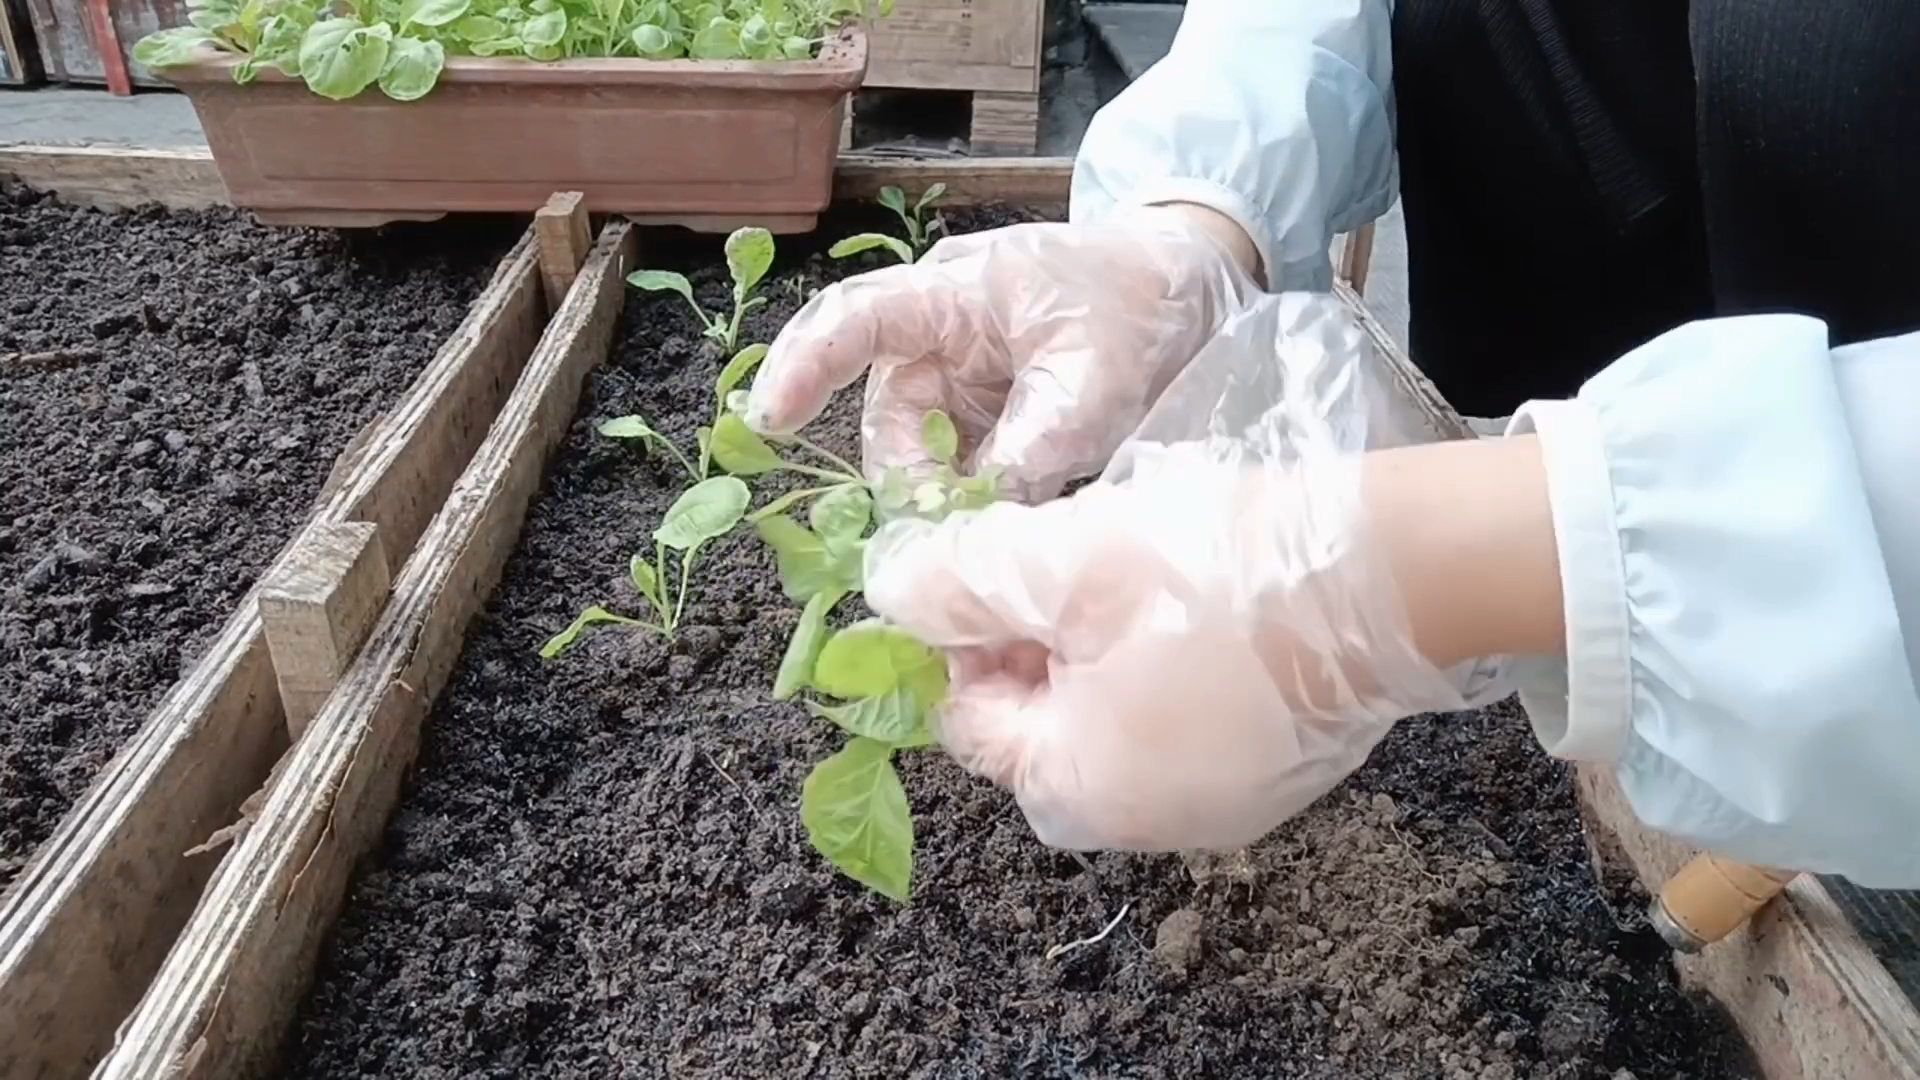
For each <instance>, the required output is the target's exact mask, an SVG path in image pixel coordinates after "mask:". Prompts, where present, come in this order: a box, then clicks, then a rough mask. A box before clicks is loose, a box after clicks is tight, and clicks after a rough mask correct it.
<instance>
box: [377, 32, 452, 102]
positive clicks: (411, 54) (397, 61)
mask: <svg viewBox="0 0 1920 1080" xmlns="http://www.w3.org/2000/svg"><path fill="white" fill-rule="evenodd" d="M446 63H447V51H446V49H445V48H444V47H442V46H441V44H440V43H439V42H437V41H423V40H421V39H420V38H410V37H403V38H397V39H395V40H394V43H393V52H392V54H391V55H390V56H388V57H387V70H385V71H383V72H381V73H380V90H381V92H382V93H384V94H386V95H387V96H388V97H390V98H392V99H393V100H395V101H418V100H419V99H421V98H423V97H426V96H427V92H428V91H430V90H432V89H433V84H434V83H437V82H439V81H440V71H441V69H442V68H444V67H445V66H446Z"/></svg>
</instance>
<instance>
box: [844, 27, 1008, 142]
mask: <svg viewBox="0 0 1920 1080" xmlns="http://www.w3.org/2000/svg"><path fill="white" fill-rule="evenodd" d="M1045 7H1046V5H1045V2H1044V0H899V2H898V4H897V6H896V7H895V8H894V12H893V14H892V15H890V16H888V17H887V18H885V19H881V20H879V21H877V22H876V23H874V25H873V26H872V27H871V28H870V29H869V37H868V40H869V46H868V47H869V49H870V53H869V56H870V59H869V61H868V65H867V78H866V81H865V83H864V84H863V85H865V86H867V87H871V88H874V89H905V90H962V91H966V92H968V93H970V94H972V96H973V119H972V123H971V124H970V125H969V128H968V135H969V139H968V142H969V145H970V146H971V148H972V152H973V153H974V154H975V155H976V156H983V157H984V156H991V155H998V154H1015V155H1018V154H1032V153H1033V152H1034V149H1035V147H1036V145H1037V144H1038V141H1039V131H1040V60H1041V50H1042V45H1041V39H1042V35H1043V33H1044V28H1045V23H1044V17H1045ZM840 145H841V147H842V149H847V148H851V146H852V145H853V143H852V116H851V110H849V116H848V120H847V126H845V127H843V128H842V130H841V142H840Z"/></svg>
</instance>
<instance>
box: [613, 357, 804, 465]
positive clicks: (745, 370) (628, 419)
mask: <svg viewBox="0 0 1920 1080" xmlns="http://www.w3.org/2000/svg"><path fill="white" fill-rule="evenodd" d="M766 358H767V347H766V346H765V345H761V344H757V343H756V344H753V345H749V346H747V347H746V348H744V349H741V350H740V351H739V352H737V353H734V354H733V358H732V359H731V360H728V361H727V363H726V366H724V367H722V368H721V369H720V377H719V378H717V379H715V380H714V381H713V423H712V424H709V425H707V426H706V427H703V428H700V429H699V430H698V431H697V432H696V433H695V434H696V437H697V439H698V440H699V444H700V445H699V452H698V455H699V456H698V459H697V460H698V461H699V464H698V465H695V464H694V459H689V458H688V457H687V455H686V454H684V453H681V451H680V448H679V447H678V446H675V445H674V443H673V440H672V439H669V438H667V437H666V436H665V435H663V434H661V433H660V432H659V431H658V430H656V429H655V428H654V426H653V425H652V424H649V423H647V421H646V418H645V417H643V416H637V415H632V416H616V417H614V418H613V419H612V420H608V421H606V422H605V423H603V424H601V425H600V428H599V431H600V434H602V435H605V436H606V437H607V438H610V439H637V440H639V441H640V444H641V445H642V446H656V447H659V448H660V449H661V450H664V451H666V453H667V454H668V455H669V456H671V457H672V458H673V460H675V461H677V462H679V463H680V467H681V468H683V469H685V470H686V471H687V476H688V478H689V479H690V480H691V481H692V482H693V483H696V484H697V483H699V482H700V481H702V480H705V479H706V478H707V475H708V474H709V473H710V472H711V471H712V466H713V432H714V427H715V426H716V425H718V424H719V422H720V420H721V419H722V418H723V417H725V416H726V414H727V412H728V410H729V409H732V410H733V411H735V412H738V411H739V407H740V406H743V405H744V401H742V396H743V395H744V394H745V391H743V390H740V389H739V386H740V382H741V380H743V379H745V378H746V377H747V376H748V375H750V374H752V373H753V369H754V368H756V367H758V366H760V361H762V360H765V359H766Z"/></svg>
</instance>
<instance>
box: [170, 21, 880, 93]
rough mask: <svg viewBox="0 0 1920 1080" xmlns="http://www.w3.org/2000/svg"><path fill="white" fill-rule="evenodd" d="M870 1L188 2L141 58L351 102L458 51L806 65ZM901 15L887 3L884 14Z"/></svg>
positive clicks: (412, 87) (413, 78)
mask: <svg viewBox="0 0 1920 1080" xmlns="http://www.w3.org/2000/svg"><path fill="white" fill-rule="evenodd" d="M866 3H867V0H188V3H187V7H188V15H187V22H188V25H186V26H177V27H172V28H169V29H166V30H161V31H159V32H158V33H154V34H149V35H147V36H146V37H144V38H142V39H140V41H139V43H138V44H136V45H135V46H134V48H133V57H134V59H135V60H137V61H139V62H140V63H142V64H145V65H147V66H148V67H151V68H156V69H164V68H168V67H176V66H179V65H181V64H185V63H189V62H191V61H192V60H194V59H195V58H196V57H197V56H198V55H199V54H201V53H202V52H204V51H206V50H210V49H211V50H216V51H219V52H224V53H230V54H234V55H238V56H240V57H241V58H242V59H241V61H240V63H239V64H238V65H236V66H235V67H234V72H233V77H234V80H235V81H236V82H240V83H247V82H251V81H253V79H254V78H255V77H256V76H257V75H258V74H259V72H260V70H261V69H262V68H272V69H274V70H277V71H280V72H282V73H283V74H286V75H288V76H291V77H294V78H298V79H302V80H304V81H305V82H306V84H307V86H308V88H310V89H311V90H312V91H313V92H314V93H316V94H319V95H321V96H322V97H328V98H332V99H334V100H336V101H344V100H346V99H348V98H352V97H356V96H358V95H359V94H360V93H361V92H362V91H364V90H366V89H367V88H368V87H369V86H373V85H374V84H376V83H378V84H379V87H380V90H381V92H383V93H385V94H386V95H387V96H388V97H390V98H393V99H394V100H396V101H413V100H415V99H417V98H421V97H425V96H426V94H427V93H428V92H429V91H431V90H432V89H433V87H434V85H435V84H436V83H437V82H438V81H439V79H440V73H441V71H442V70H443V69H444V68H445V66H446V61H447V57H449V56H499V57H517V58H522V59H527V60H540V61H552V60H565V59H570V58H573V57H622V56H624V57H634V58H639V59H648V60H672V59H679V58H683V57H692V58H694V59H699V60H805V59H809V58H811V57H813V56H814V55H816V53H817V52H818V50H819V47H820V44H821V42H823V41H824V40H826V38H827V37H828V36H829V35H830V34H831V33H832V32H833V31H834V30H835V29H836V28H838V27H839V26H840V25H841V24H842V23H844V22H845V21H846V20H848V19H850V18H854V17H857V16H861V15H864V14H868V12H867V10H866ZM892 11H893V0H877V4H876V6H875V8H874V11H873V13H874V14H877V15H880V16H882V17H884V16H886V15H889V14H891V13H892Z"/></svg>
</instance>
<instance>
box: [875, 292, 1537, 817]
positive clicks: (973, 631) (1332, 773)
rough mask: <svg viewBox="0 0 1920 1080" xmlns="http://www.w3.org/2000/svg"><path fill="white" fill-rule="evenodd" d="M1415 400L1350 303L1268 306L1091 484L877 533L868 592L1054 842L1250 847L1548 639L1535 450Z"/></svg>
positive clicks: (953, 733)
mask: <svg viewBox="0 0 1920 1080" xmlns="http://www.w3.org/2000/svg"><path fill="white" fill-rule="evenodd" d="M1425 416H1426V413H1425V411H1424V408H1423V406H1422V405H1421V403H1420V401H1419V399H1418V396H1417V393H1416V392H1415V390H1413V389H1410V388H1409V387H1408V386H1407V385H1406V379H1405V378H1404V373H1402V372H1399V371H1398V370H1397V369H1395V368H1393V367H1392V366H1391V365H1389V364H1386V363H1385V362H1383V360H1382V358H1381V357H1380V356H1379V355H1378V354H1377V353H1376V351H1375V350H1374V348H1373V346H1372V344H1371V339H1369V338H1368V337H1367V335H1366V334H1365V333H1364V332H1363V331H1362V330H1361V328H1360V327H1359V326H1358V325H1357V324H1356V323H1355V322H1354V321H1353V319H1352V318H1351V316H1349V315H1348V314H1347V313H1346V311H1345V309H1344V308H1343V307H1342V306H1341V305H1340V303H1339V302H1338V301H1336V300H1334V299H1332V298H1330V297H1325V296H1313V295H1307V294H1298V293H1287V294H1280V295H1273V296H1263V297H1260V298H1259V299H1258V300H1256V301H1255V302H1253V303H1252V304H1250V305H1249V306H1248V307H1246V308H1245V309H1244V310H1241V311H1238V312H1236V313H1234V314H1233V315H1232V316H1230V317H1229V318H1228V319H1226V320H1225V321H1223V323H1222V324H1221V326H1220V328H1219V330H1218V332H1217V333H1216V334H1215V336H1214V338H1213V340H1212V341H1210V342H1209V343H1208V344H1207V345H1206V346H1205V347H1204V348H1203V349H1202V350H1201V352H1200V354H1199V355H1198V356H1196V357H1195V358H1194V360H1193V361H1192V363H1191V364H1189V365H1188V366H1187V367H1186V368H1185V370H1183V371H1182V372H1180V374H1179V376H1178V378H1177V379H1175V380H1174V382H1173V384H1172V385H1171V386H1169V387H1168V388H1167V389H1166V391H1165V392H1164V393H1163V394H1162V395H1161V396H1160V398H1159V400H1158V401H1157V402H1156V403H1155V405H1154V407H1153V410H1152V412H1151V413H1150V414H1149V415H1148V416H1147V418H1146V419H1145V420H1144V421H1143V422H1142V423H1141V424H1140V426H1139V428H1138V430H1137V431H1135V432H1133V433H1132V435H1131V437H1130V438H1129V439H1127V440H1126V441H1125V444H1124V445H1123V446H1122V447H1121V449H1120V451H1119V453H1118V455H1117V456H1116V457H1115V459H1114V461H1113V463H1112V464H1111V465H1110V466H1109V467H1108V468H1107V470H1106V472H1105V473H1104V475H1103V476H1102V478H1101V479H1100V480H1099V481H1098V482H1096V483H1094V484H1091V485H1089V486H1087V487H1085V488H1083V489H1081V490H1080V491H1078V492H1076V493H1075V494H1074V495H1072V496H1070V497H1068V498H1064V499H1059V500H1056V501H1054V502H1050V503H1047V504H1044V505H1041V506H1033V507H1029V506H1021V505H1017V504H1012V503H999V504H996V505H994V506H991V507H988V508H987V509H985V510H981V511H976V512H971V513H960V514H956V515H954V516H952V517H949V518H947V519H946V520H945V521H942V522H940V523H938V524H931V523H928V522H924V521H913V520H906V521H897V522H893V523H890V524H888V525H886V526H884V527H883V528H882V529H881V530H880V532H879V533H878V534H876V536H875V537H874V538H873V540H871V541H870V542H869V544H868V547H867V553H866V568H865V577H866V599H867V602H868V603H869V604H870V605H871V606H872V607H873V609H874V610H875V611H877V612H879V613H880V614H881V615H883V616H885V617H886V618H888V619H890V620H892V621H894V622H895V623H898V624H899V625H900V626H902V627H903V628H904V629H906V630H907V631H908V632H910V633H912V634H914V635H916V636H918V637H919V638H921V639H922V640H924V641H926V642H928V643H929V644H932V645H935V646H939V647H942V648H945V649H947V650H949V659H950V662H949V668H950V671H951V674H952V680H951V685H950V688H949V697H948V700H947V702H946V704H945V705H944V706H943V707H942V709H941V712H940V714H939V715H938V716H937V717H936V727H937V730H938V732H939V734H940V737H941V740H942V741H943V742H944V743H945V744H946V746H947V747H948V749H949V750H950V751H951V752H952V753H953V755H954V756H955V757H956V758H957V759H958V760H959V761H960V762H961V763H962V764H963V765H965V766H967V767H968V768H970V769H973V770H974V771H976V772H979V773H982V774H984V775H986V776H988V777H990V778H992V779H993V780H995V781H997V782H999V783H1001V784H1004V785H1006V786H1008V787H1010V788H1012V790H1013V792H1014V794H1015V795H1016V797H1017V798H1018V800H1019V802H1020V805H1021V807H1022V809H1024V810H1025V811H1026V814H1027V819H1028V821H1029V822H1030V823H1031V824H1032V826H1033V828H1034V831H1035V832H1036V833H1038V834H1039V836H1040V838H1041V839H1042V840H1044V841H1046V842H1047V843H1050V844H1054V845H1056V846H1061V847H1072V848H1097V847H1117V848H1131V849H1138V850H1174V849H1185V848H1212V847H1235V846H1240V845H1244V844H1247V843H1251V842H1252V841H1253V840H1255V839H1257V838H1258V837H1259V836H1261V835H1262V834H1263V833H1265V832H1267V831H1268V830H1270V829H1272V828H1273V827H1274V826H1276V825H1278V824H1279V823H1280V822H1281V821H1283V820H1285V819H1286V818H1287V817H1289V816H1291V815H1293V814H1295V813H1298V812H1299V811H1300V810H1301V809H1303V808H1304V807H1305V806H1306V805H1307V804H1308V803H1310V802H1312V801H1313V800H1314V799H1316V798H1318V797H1319V796H1321V795H1322V794H1325V793H1326V792H1327V791H1328V790H1329V789H1331V788H1332V787H1333V786H1334V785H1335V784H1337V783H1338V782H1339V781H1340V780H1341V779H1342V778H1343V777H1345V776H1346V775H1347V774H1348V773H1350V772H1352V771H1353V770H1354V769H1355V768H1357V767H1359V765H1360V763H1361V762H1362V761H1364V760H1365V758H1366V756H1367V753H1368V752H1369V751H1370V750H1371V749H1372V747H1373V746H1374V745H1375V743H1377V742H1378V741H1379V739H1380V738H1381V737H1382V736H1383V735H1384V734H1385V733H1386V731H1387V730H1388V728H1389V727H1390V726H1391V725H1392V724H1393V723H1394V722H1395V721H1396V720H1398V719H1399V718H1401V717H1404V716H1409V715H1412V714H1414V713H1417V712H1428V711H1444V710H1451V709H1458V708H1461V707H1463V706H1466V705H1468V704H1472V703H1475V702H1477V701H1488V700H1494V699H1496V698H1497V697H1499V696H1502V695H1503V694H1504V688H1503V686H1502V681H1503V680H1502V679H1501V678H1500V677H1499V665H1498V663H1497V662H1495V663H1482V662H1481V661H1479V660H1478V658H1480V657H1483V656H1488V655H1490V654H1494V653H1500V652H1507V651H1512V650H1513V649H1514V648H1516V647H1525V648H1529V649H1532V648H1545V647H1551V639H1552V636H1553V633H1554V629H1553V627H1552V626H1547V625H1544V624H1545V623H1550V622H1552V621H1553V620H1552V619H1546V620H1535V621H1536V622H1541V623H1543V626H1542V627H1540V628H1534V629H1535V633H1534V635H1533V636H1527V635H1526V634H1516V633H1514V632H1513V631H1514V628H1515V627H1532V624H1531V623H1529V622H1528V621H1527V620H1525V619H1522V618H1517V617H1515V616H1514V612H1515V611H1517V610H1534V609H1538V610H1540V611H1545V612H1548V613H1549V614H1550V615H1553V616H1557V614H1558V612H1559V606H1558V603H1557V588H1558V575H1557V570H1556V568H1555V563H1554V559H1553V550H1554V548H1553V541H1552V530H1551V525H1550V522H1548V521H1547V514H1546V511H1545V510H1544V509H1543V508H1542V507H1544V504H1545V497H1544V495H1543V494H1540V493H1539V490H1538V489H1539V487H1540V482H1539V476H1538V474H1539V471H1540V469H1539V462H1538V455H1537V448H1534V454H1533V457H1532V458H1531V459H1530V458H1528V456H1527V454H1528V450H1529V448H1528V447H1526V446H1518V445H1516V446H1508V445H1495V444H1491V443H1476V442H1459V443H1435V444H1431V445H1420V444H1422V443H1424V442H1426V441H1427V440H1432V439H1434V438H1435V429H1434V428H1433V427H1432V426H1431V425H1430V424H1428V423H1427V422H1426V420H1425ZM1383 448H1397V449H1383ZM1529 470H1531V472H1529ZM1529 477H1531V480H1532V482H1531V484H1529V482H1528V478H1529ZM1525 526H1538V527H1537V528H1530V527H1525ZM1542 536H1544V538H1545V539H1544V540H1541V539H1540V537H1542ZM1513 538H1525V539H1526V540H1527V541H1528V542H1527V543H1525V544H1522V543H1520V542H1519V541H1518V540H1516V539H1513ZM1513 582H1525V583H1527V584H1528V585H1529V588H1527V589H1516V588H1514V587H1512V584H1511V583H1513ZM1542 583H1544V584H1542ZM1534 594H1539V597H1545V599H1538V598H1536V597H1535V596H1534ZM1542 642H1545V643H1546V645H1545V646H1543V645H1542Z"/></svg>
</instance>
